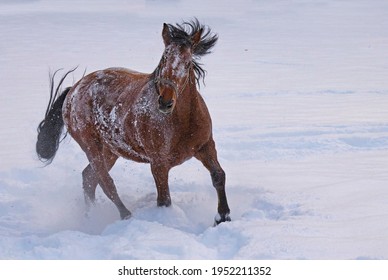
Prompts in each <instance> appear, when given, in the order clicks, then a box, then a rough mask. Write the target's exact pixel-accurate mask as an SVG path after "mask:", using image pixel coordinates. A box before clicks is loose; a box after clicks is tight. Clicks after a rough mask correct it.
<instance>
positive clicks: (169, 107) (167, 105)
mask: <svg viewBox="0 0 388 280" xmlns="http://www.w3.org/2000/svg"><path fill="white" fill-rule="evenodd" d="M173 105H174V101H173V100H171V101H170V102H168V103H167V104H166V107H167V108H168V109H171V108H172V106H173Z"/></svg>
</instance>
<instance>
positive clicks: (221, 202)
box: [195, 139, 231, 225]
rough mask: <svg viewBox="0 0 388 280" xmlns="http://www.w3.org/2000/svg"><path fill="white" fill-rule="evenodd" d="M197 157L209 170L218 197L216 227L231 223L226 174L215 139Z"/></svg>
mask: <svg viewBox="0 0 388 280" xmlns="http://www.w3.org/2000/svg"><path fill="white" fill-rule="evenodd" d="M195 157H196V158H197V159H198V160H199V161H201V162H202V164H203V165H204V166H205V167H206V168H207V169H208V170H209V172H210V176H211V178H212V182H213V186H214V188H215V189H216V191H217V196H218V215H217V216H216V217H215V221H214V225H218V224H220V223H222V222H229V221H231V219H230V216H229V214H230V209H229V206H228V201H227V198H226V192H225V181H226V176H225V172H224V170H223V169H222V167H221V165H220V163H219V162H218V159H217V151H216V147H215V143H214V141H213V139H210V141H209V142H208V143H207V144H205V145H204V146H203V147H202V148H201V149H200V150H199V151H198V152H197V153H196V154H195Z"/></svg>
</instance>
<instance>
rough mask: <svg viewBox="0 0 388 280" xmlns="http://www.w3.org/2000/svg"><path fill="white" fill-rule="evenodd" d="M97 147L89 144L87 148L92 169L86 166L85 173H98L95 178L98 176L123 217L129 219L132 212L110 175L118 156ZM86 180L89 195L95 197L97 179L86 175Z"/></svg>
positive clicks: (102, 186)
mask: <svg viewBox="0 0 388 280" xmlns="http://www.w3.org/2000/svg"><path fill="white" fill-rule="evenodd" d="M95 148H96V147H92V146H89V147H88V149H87V152H86V155H87V157H88V159H89V162H90V166H91V169H88V167H86V169H85V170H86V171H85V173H86V175H90V174H91V173H92V171H93V172H94V174H95V175H96V176H94V178H97V182H98V184H99V185H100V186H101V188H102V190H103V191H104V193H105V194H106V196H107V197H108V198H109V199H110V200H112V202H113V203H114V204H115V205H116V207H117V209H118V210H119V212H120V217H121V219H123V220H124V219H128V218H130V217H131V212H130V211H129V210H128V209H127V208H126V207H125V205H124V203H123V202H122V201H121V199H120V197H119V195H118V193H117V189H116V186H115V184H114V181H113V179H112V177H111V176H110V175H109V170H110V169H111V168H112V166H113V164H114V163H115V162H116V160H117V156H115V155H113V154H112V153H111V152H108V151H106V150H104V149H98V148H96V149H95ZM101 150H103V151H104V152H103V153H101ZM107 154H109V156H106V155H107ZM89 170H90V171H89ZM85 180H86V183H89V185H87V186H86V190H87V191H88V192H89V193H87V195H91V196H89V198H92V199H93V197H94V191H95V188H96V186H97V185H96V184H95V181H94V180H95V179H88V178H87V177H85ZM84 186H85V185H84Z"/></svg>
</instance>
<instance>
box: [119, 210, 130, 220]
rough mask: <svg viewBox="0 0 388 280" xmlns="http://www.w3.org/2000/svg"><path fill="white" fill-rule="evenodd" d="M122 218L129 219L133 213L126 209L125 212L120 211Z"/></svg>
mask: <svg viewBox="0 0 388 280" xmlns="http://www.w3.org/2000/svg"><path fill="white" fill-rule="evenodd" d="M120 217H121V220H129V219H130V218H131V217H132V213H131V212H129V211H125V213H120Z"/></svg>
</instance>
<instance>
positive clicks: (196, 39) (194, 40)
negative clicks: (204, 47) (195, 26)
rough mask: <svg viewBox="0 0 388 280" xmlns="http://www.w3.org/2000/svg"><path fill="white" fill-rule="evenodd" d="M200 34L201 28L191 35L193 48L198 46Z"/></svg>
mask: <svg viewBox="0 0 388 280" xmlns="http://www.w3.org/2000/svg"><path fill="white" fill-rule="evenodd" d="M202 32H203V28H201V29H200V30H198V31H197V32H195V33H194V34H193V36H191V42H192V43H193V47H194V48H195V46H197V45H198V44H199V42H200V41H201V36H202Z"/></svg>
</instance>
